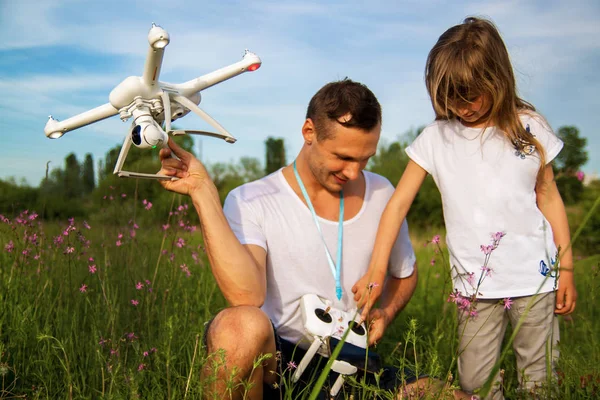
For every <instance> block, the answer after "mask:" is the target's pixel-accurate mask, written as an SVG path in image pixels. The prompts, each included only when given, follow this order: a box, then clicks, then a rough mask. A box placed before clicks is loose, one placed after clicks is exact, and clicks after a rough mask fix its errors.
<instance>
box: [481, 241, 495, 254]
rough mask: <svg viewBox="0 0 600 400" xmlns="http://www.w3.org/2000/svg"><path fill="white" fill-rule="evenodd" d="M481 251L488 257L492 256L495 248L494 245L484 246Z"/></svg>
mask: <svg viewBox="0 0 600 400" xmlns="http://www.w3.org/2000/svg"><path fill="white" fill-rule="evenodd" d="M481 251H482V252H483V254H485V255H486V256H487V255H488V254H491V252H492V251H494V246H493V245H489V246H485V245H483V244H482V245H481Z"/></svg>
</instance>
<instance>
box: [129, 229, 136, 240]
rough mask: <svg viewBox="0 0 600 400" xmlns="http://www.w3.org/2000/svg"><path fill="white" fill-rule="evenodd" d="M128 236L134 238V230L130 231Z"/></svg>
mask: <svg viewBox="0 0 600 400" xmlns="http://www.w3.org/2000/svg"><path fill="white" fill-rule="evenodd" d="M129 236H131V237H132V238H134V237H135V229H132V230H131V231H129Z"/></svg>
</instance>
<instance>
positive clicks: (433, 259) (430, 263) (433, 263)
mask: <svg viewBox="0 0 600 400" xmlns="http://www.w3.org/2000/svg"><path fill="white" fill-rule="evenodd" d="M429 265H431V266H433V265H435V258H432V259H431V261H429Z"/></svg>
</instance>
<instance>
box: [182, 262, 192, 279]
mask: <svg viewBox="0 0 600 400" xmlns="http://www.w3.org/2000/svg"><path fill="white" fill-rule="evenodd" d="M179 268H181V270H182V271H183V272H185V275H186V276H187V277H188V278H189V277H190V276H192V273H191V272H190V269H189V268H188V266H187V265H186V264H181V265H180V266H179Z"/></svg>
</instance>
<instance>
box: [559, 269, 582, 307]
mask: <svg viewBox="0 0 600 400" xmlns="http://www.w3.org/2000/svg"><path fill="white" fill-rule="evenodd" d="M576 301H577V290H576V289H575V280H574V279H573V268H571V269H563V268H562V267H561V270H560V276H559V277H558V290H557V291H556V309H555V310H554V312H555V313H556V314H560V315H568V314H571V313H572V312H573V311H574V310H575V303H576Z"/></svg>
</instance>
